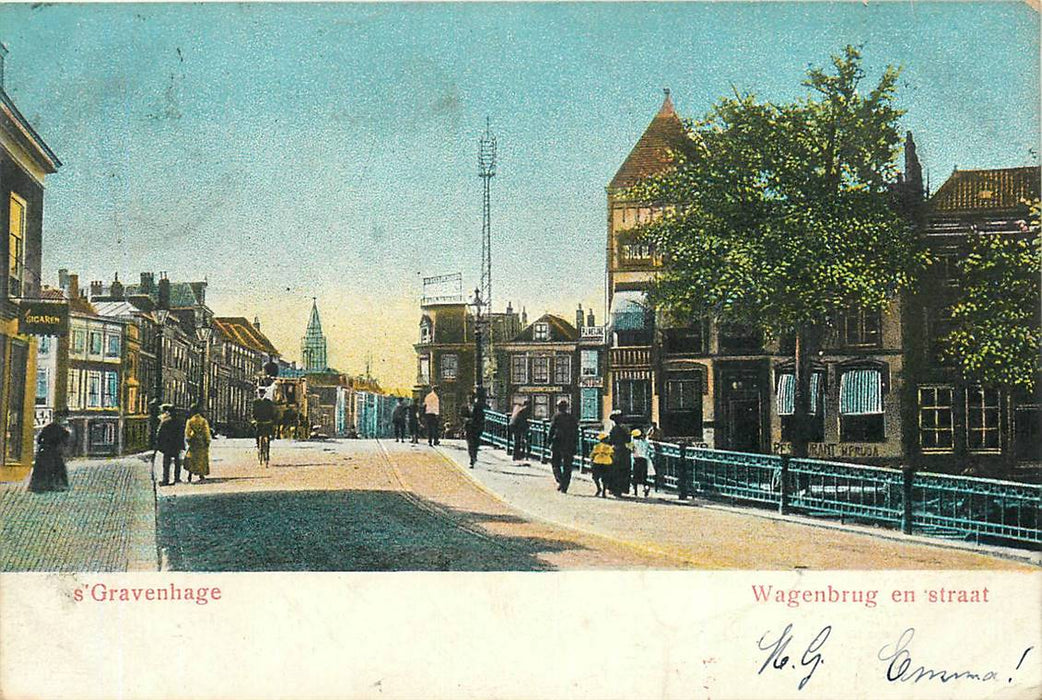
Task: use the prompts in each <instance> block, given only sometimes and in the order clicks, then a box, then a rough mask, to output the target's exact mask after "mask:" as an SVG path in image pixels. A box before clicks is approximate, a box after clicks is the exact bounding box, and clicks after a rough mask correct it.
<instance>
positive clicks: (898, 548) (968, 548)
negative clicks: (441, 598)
mask: <svg viewBox="0 0 1042 700" xmlns="http://www.w3.org/2000/svg"><path fill="white" fill-rule="evenodd" d="M438 449H439V451H440V452H441V453H442V455H443V456H445V457H446V458H447V459H449V460H451V461H452V462H453V463H455V464H456V465H457V467H458V468H459V469H460V471H462V472H464V473H465V474H467V475H468V476H470V478H471V479H473V480H474V481H475V482H476V483H477V484H479V485H480V486H482V487H483V488H485V489H487V490H488V491H489V492H491V493H493V494H495V495H496V496H498V497H499V498H501V499H503V500H504V501H506V502H507V503H509V504H510V505H511V506H513V507H514V508H517V509H518V510H520V511H521V512H523V513H525V514H527V515H529V516H532V517H536V518H539V519H541V520H544V521H546V522H549V523H552V524H555V525H563V526H565V527H570V528H575V529H577V530H580V531H583V532H589V533H592V534H599V535H601V536H605V537H609V538H612V539H614V540H616V541H619V542H626V543H629V544H631V545H633V546H637V547H640V548H643V549H646V550H648V551H650V552H655V553H658V554H664V555H667V556H672V557H676V558H678V559H681V560H683V561H684V562H685V563H686V564H687V565H688V566H693V567H695V568H705V569H793V568H797V569H1019V570H1023V571H1031V570H1036V571H1037V568H1038V564H1039V557H1038V556H1037V555H1036V554H1034V553H1032V552H1020V551H1019V550H999V549H998V548H985V547H976V546H974V545H969V544H964V543H953V542H946V541H943V540H941V541H936V540H930V539H928V538H925V537H915V536H906V535H903V534H901V533H899V532H894V531H890V530H882V529H880V528H871V527H863V526H856V525H841V524H838V523H833V522H831V521H824V520H815V519H811V518H806V517H799V516H780V515H777V514H774V513H771V512H769V511H762V510H757V509H753V508H738V507H731V506H726V505H719V504H715V503H712V502H707V501H703V500H698V499H695V500H689V501H683V502H681V501H679V500H678V499H677V497H676V495H675V494H672V493H669V492H659V493H658V494H657V495H656V493H655V491H652V492H651V494H650V497H649V498H647V499H645V498H643V497H639V498H634V497H632V496H630V497H626V498H621V499H618V498H612V497H608V498H606V499H600V498H594V497H593V493H594V486H593V483H592V481H591V480H590V478H589V476H588V475H580V474H579V472H578V471H575V472H573V476H572V482H571V487H570V488H569V490H568V493H567V494H561V493H559V492H558V491H557V490H556V483H555V482H554V478H553V474H552V473H551V470H550V465H549V464H540V462H539V460H538V458H535V459H530V460H528V461H527V462H524V463H519V462H513V461H512V460H511V459H510V457H509V456H508V455H507V454H506V453H505V452H503V451H502V450H495V449H493V448H491V447H488V446H482V448H481V451H480V452H479V457H478V465H477V468H475V469H469V468H467V452H466V446H465V445H464V443H463V442H462V441H457V440H444V441H442V446H441V447H440V448H438ZM642 493H643V492H642Z"/></svg>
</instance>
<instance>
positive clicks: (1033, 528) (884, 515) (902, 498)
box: [484, 411, 1042, 549]
mask: <svg viewBox="0 0 1042 700" xmlns="http://www.w3.org/2000/svg"><path fill="white" fill-rule="evenodd" d="M548 432H549V424H548V423H547V422H546V421H541V420H532V421H529V424H528V429H527V432H526V443H527V445H528V455H530V457H531V458H534V459H540V460H541V461H547V460H549V459H550V446H549V444H548V441H547V434H548ZM484 439H485V442H486V443H488V444H490V445H493V446H496V447H500V448H504V449H512V447H513V443H514V439H513V436H512V435H510V432H509V429H508V417H507V416H505V415H503V414H501V413H496V412H493V411H488V412H487V413H486V414H485V433H484ZM596 442H597V433H596V431H590V430H580V435H579V443H578V444H579V451H578V454H576V456H575V463H574V466H575V467H578V468H580V469H585V468H588V467H589V455H590V451H591V449H592V447H593V445H594V444H595V443H596ZM650 447H651V453H652V456H651V463H652V467H651V469H650V477H651V478H653V479H654V486H655V488H656V489H658V490H665V491H674V492H676V493H678V494H679V496H680V497H682V498H684V497H687V496H692V495H698V496H700V497H703V498H706V499H712V500H718V501H724V502H728V503H732V504H749V505H755V506H760V507H769V508H774V509H777V510H778V511H779V512H780V513H798V514H802V515H809V516H814V517H824V518H833V519H839V520H840V521H847V522H858V523H865V524H872V525H882V526H884V527H890V528H900V529H901V530H902V531H904V532H906V533H909V534H911V533H917V534H923V535H931V536H938V537H949V538H952V537H954V538H959V539H966V540H973V541H976V542H991V543H1002V544H1010V543H1012V544H1016V545H1019V546H1024V545H1027V546H1028V547H1029V548H1030V549H1038V548H1039V547H1040V545H1042V529H1040V525H1042V524H1040V517H1039V512H1040V510H1042V485H1038V484H1022V483H1016V482H1010V481H998V480H994V479H978V478H973V477H964V476H952V475H947V474H930V473H922V472H913V471H911V470H902V469H887V468H881V467H870V466H865V465H860V464H848V463H843V462H826V461H822V460H816V459H797V458H790V457H788V456H785V455H764V454H750V453H744V452H728V451H723V450H710V449H704V448H694V447H688V446H685V445H680V444H675V443H669V442H654V441H652V442H651V443H650Z"/></svg>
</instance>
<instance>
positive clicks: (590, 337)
mask: <svg viewBox="0 0 1042 700" xmlns="http://www.w3.org/2000/svg"><path fill="white" fill-rule="evenodd" d="M579 337H580V338H582V339H583V340H585V341H587V342H593V343H600V344H603V343H604V338H605V333H604V326H583V327H582V328H581V329H580V330H579Z"/></svg>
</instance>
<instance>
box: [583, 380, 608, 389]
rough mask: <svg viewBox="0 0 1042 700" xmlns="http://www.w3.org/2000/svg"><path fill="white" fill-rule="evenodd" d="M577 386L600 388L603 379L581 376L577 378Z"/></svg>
mask: <svg viewBox="0 0 1042 700" xmlns="http://www.w3.org/2000/svg"><path fill="white" fill-rule="evenodd" d="M579 386H580V387H582V388H583V389H600V388H601V387H602V386H604V379H603V378H602V377H582V378H580V379H579Z"/></svg>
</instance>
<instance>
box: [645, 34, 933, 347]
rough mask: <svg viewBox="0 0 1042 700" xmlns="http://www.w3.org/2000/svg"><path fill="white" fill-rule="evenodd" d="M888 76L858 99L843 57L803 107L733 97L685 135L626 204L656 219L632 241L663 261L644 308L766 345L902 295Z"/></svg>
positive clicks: (905, 276) (904, 254)
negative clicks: (758, 335)
mask: <svg viewBox="0 0 1042 700" xmlns="http://www.w3.org/2000/svg"><path fill="white" fill-rule="evenodd" d="M898 74H899V71H898V70H897V69H895V68H892V67H888V68H887V69H886V70H885V71H884V72H883V75H882V76H881V77H880V79H879V82H878V83H877V85H876V86H875V87H874V88H873V89H872V90H870V91H869V92H868V93H867V94H862V92H861V90H860V88H861V83H862V81H863V78H864V73H863V71H862V69H861V55H860V52H859V51H858V50H857V49H856V48H854V47H849V46H848V47H847V48H846V49H845V51H844V52H843V54H842V55H840V56H835V57H833V61H832V70H831V71H829V72H826V71H823V70H817V69H813V70H810V71H809V72H808V74H807V80H806V81H805V83H804V85H805V86H807V87H808V88H809V95H808V96H807V97H805V98H803V99H800V100H797V101H795V102H792V103H790V104H780V105H779V104H773V103H769V102H761V101H758V100H757V99H756V98H755V97H754V96H753V95H748V94H747V95H740V94H736V95H735V96H734V97H728V98H724V99H722V100H720V102H718V103H717V104H716V106H715V107H714V109H713V110H712V111H711V112H710V114H709V115H708V116H707V117H705V118H704V119H703V120H701V121H697V122H693V123H689V124H688V125H687V128H688V133H689V136H690V143H689V144H687V145H685V147H684V148H681V149H678V150H677V151H676V152H675V153H674V154H673V160H674V164H675V166H676V167H675V168H674V169H673V170H671V171H670V172H668V173H666V174H664V175H662V176H660V177H657V178H653V179H649V180H648V181H646V182H644V183H642V184H641V185H639V186H638V187H636V188H634V190H633V192H632V193H631V194H632V196H634V197H635V198H636V199H640V200H642V201H647V202H653V203H659V204H663V205H666V206H667V209H666V212H665V214H664V215H663V216H662V217H660V218H659V219H656V220H654V221H652V222H651V223H649V224H646V225H645V226H643V227H642V229H641V235H643V236H644V237H645V239H647V240H650V241H652V242H653V243H654V244H655V246H656V248H657V249H658V250H660V251H664V252H665V265H664V268H663V271H662V273H661V274H660V275H659V276H658V279H657V280H656V282H655V283H654V285H653V287H652V289H651V291H650V297H651V301H652V303H653V304H654V305H656V306H659V307H662V308H665V309H667V310H668V311H670V312H671V313H672V315H674V316H678V317H684V316H706V315H713V316H717V317H719V318H722V319H724V320H728V321H734V322H739V323H746V324H750V325H753V326H758V327H760V328H762V329H763V330H764V331H766V332H767V333H769V334H772V335H777V334H782V333H789V332H794V331H797V330H798V329H800V328H805V327H807V326H823V325H825V324H827V323H828V322H829V320H830V319H831V318H832V317H833V316H834V315H835V313H836V312H837V311H840V310H843V309H846V308H851V307H857V308H865V309H876V308H882V307H883V305H884V304H886V302H887V300H888V299H890V298H892V297H893V296H894V295H895V294H896V293H897V292H898V291H899V290H900V289H902V288H904V287H907V286H908V285H909V284H910V283H911V281H912V280H913V279H914V277H915V276H916V274H917V272H918V270H919V269H921V267H922V266H923V265H924V264H925V261H926V258H925V254H924V253H923V252H922V251H921V250H920V249H919V247H918V245H917V243H916V237H915V236H914V235H913V232H912V230H911V228H910V226H909V224H908V222H907V221H905V220H904V218H903V217H902V216H901V215H900V213H899V212H897V211H896V209H895V207H894V201H893V197H892V195H891V193H890V189H889V188H890V183H892V182H893V180H894V176H895V172H896V170H895V159H896V156H897V152H898V147H899V145H900V135H899V132H898V124H897V121H898V118H899V117H900V116H901V114H902V112H901V111H900V110H898V109H896V108H895V107H894V105H893V99H894V94H895V89H896V83H897V77H898Z"/></svg>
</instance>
